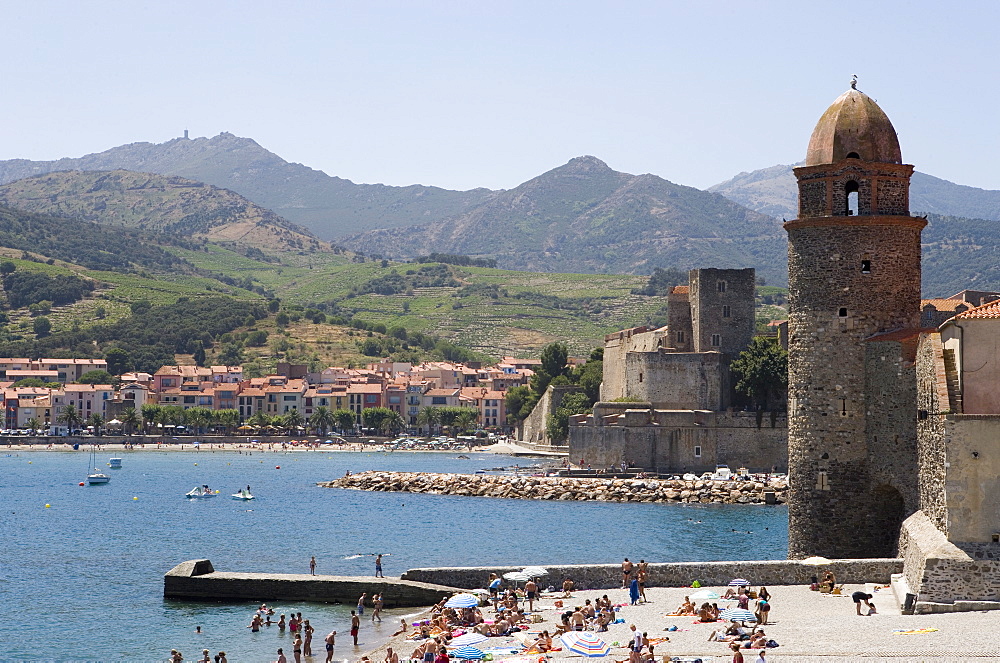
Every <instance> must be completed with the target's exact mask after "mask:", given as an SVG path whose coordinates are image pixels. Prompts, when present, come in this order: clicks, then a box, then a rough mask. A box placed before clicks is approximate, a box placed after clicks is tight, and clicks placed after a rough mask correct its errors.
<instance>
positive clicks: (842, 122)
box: [806, 83, 903, 166]
mask: <svg viewBox="0 0 1000 663" xmlns="http://www.w3.org/2000/svg"><path fill="white" fill-rule="evenodd" d="M846 158H856V159H862V160H864V161H872V162H877V163H899V164H901V163H903V157H902V154H901V153H900V151H899V139H898V138H897V137H896V130H895V129H893V127H892V122H890V121H889V118H888V117H887V116H886V114H885V113H884V112H883V111H882V109H881V108H879V106H878V104H876V103H875V100H874V99H872V98H871V97H869V96H868V95H867V94H865V93H864V92H859V91H858V90H857V89H855V88H854V84H853V83H852V84H851V89H850V90H848V91H847V92H845V93H844V94H842V95H840V96H839V97H837V100H836V101H834V102H833V104H832V105H831V106H830V107H829V108H827V109H826V112H825V113H823V116H822V117H821V118H820V119H819V122H817V123H816V128H815V129H814V130H813V133H812V137H811V138H810V139H809V149H808V151H807V152H806V166H818V165H820V164H832V163H837V162H838V161H840V160H841V159H846Z"/></svg>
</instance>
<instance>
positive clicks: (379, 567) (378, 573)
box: [375, 553, 385, 578]
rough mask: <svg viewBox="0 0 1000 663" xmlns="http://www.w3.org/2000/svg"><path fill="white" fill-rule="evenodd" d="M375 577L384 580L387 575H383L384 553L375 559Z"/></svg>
mask: <svg viewBox="0 0 1000 663" xmlns="http://www.w3.org/2000/svg"><path fill="white" fill-rule="evenodd" d="M375 577H376V578H384V577H385V574H384V573H382V553H379V554H378V555H377V556H376V557H375Z"/></svg>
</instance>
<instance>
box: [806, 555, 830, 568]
mask: <svg viewBox="0 0 1000 663" xmlns="http://www.w3.org/2000/svg"><path fill="white" fill-rule="evenodd" d="M802 563H803V564H813V565H814V566H819V565H820V564H829V563H830V560H829V559H827V558H826V557H820V556H819V555H816V556H815V557H806V558H805V559H804V560H802Z"/></svg>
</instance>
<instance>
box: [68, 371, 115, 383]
mask: <svg viewBox="0 0 1000 663" xmlns="http://www.w3.org/2000/svg"><path fill="white" fill-rule="evenodd" d="M117 381H118V379H117V378H116V377H115V376H113V375H111V373H108V372H107V371H87V372H86V373H84V374H83V375H81V376H80V379H79V380H77V382H78V383H79V384H115V383H116V382H117Z"/></svg>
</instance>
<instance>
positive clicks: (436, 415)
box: [417, 406, 441, 434]
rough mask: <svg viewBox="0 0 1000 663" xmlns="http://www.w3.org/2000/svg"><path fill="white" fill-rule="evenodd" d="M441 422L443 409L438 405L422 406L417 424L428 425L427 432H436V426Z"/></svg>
mask: <svg viewBox="0 0 1000 663" xmlns="http://www.w3.org/2000/svg"><path fill="white" fill-rule="evenodd" d="M440 422H441V410H439V409H438V408H436V407H431V406H427V407H425V408H421V410H420V412H418V413H417V424H418V425H420V426H427V433H428V434H433V433H434V426H435V425H436V424H439V423H440Z"/></svg>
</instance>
